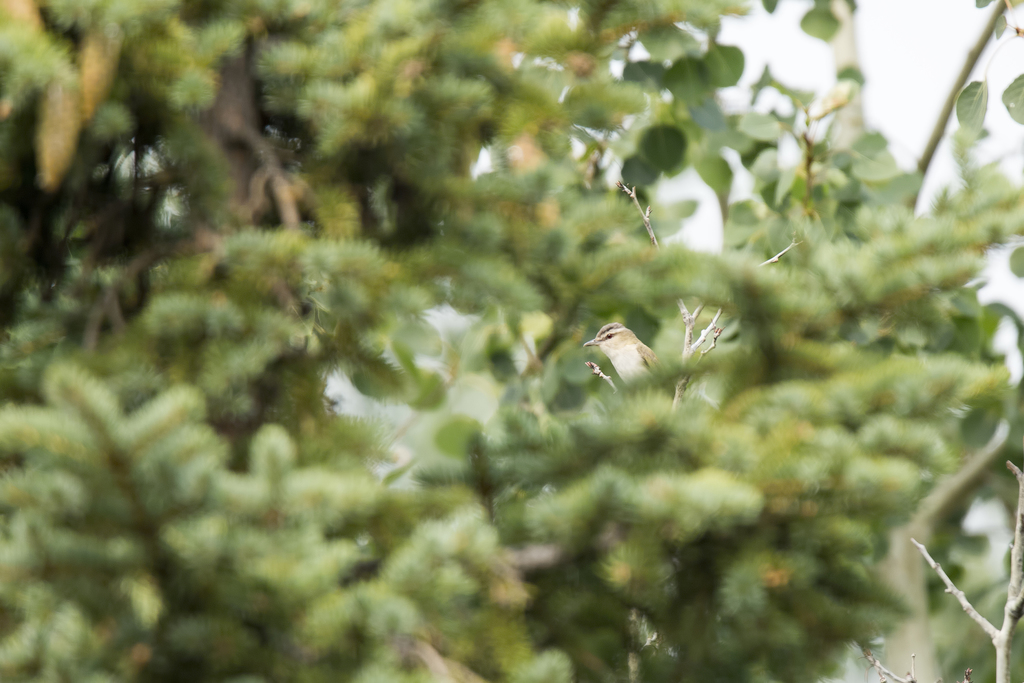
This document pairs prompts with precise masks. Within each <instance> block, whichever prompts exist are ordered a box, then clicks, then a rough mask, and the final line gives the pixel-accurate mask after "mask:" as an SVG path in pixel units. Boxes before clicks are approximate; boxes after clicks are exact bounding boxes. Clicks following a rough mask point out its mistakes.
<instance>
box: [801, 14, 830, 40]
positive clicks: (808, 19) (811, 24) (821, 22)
mask: <svg viewBox="0 0 1024 683" xmlns="http://www.w3.org/2000/svg"><path fill="white" fill-rule="evenodd" d="M800 28H802V29H803V31H804V33H806V34H807V35H809V36H813V37H814V38H820V39H821V40H824V41H825V42H826V43H827V42H828V41H830V40H832V36H834V35H835V34H836V31H838V30H839V20H838V19H836V17H835V15H834V14H832V10H830V9H828V8H827V7H815V8H814V9H812V10H811V11H810V12H808V13H807V14H805V15H804V18H803V19H801V20H800Z"/></svg>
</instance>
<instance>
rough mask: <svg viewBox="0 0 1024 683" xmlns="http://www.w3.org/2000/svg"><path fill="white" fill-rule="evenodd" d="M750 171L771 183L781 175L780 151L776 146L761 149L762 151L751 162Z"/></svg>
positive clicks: (756, 176) (761, 179)
mask: <svg viewBox="0 0 1024 683" xmlns="http://www.w3.org/2000/svg"><path fill="white" fill-rule="evenodd" d="M750 172H751V173H753V174H754V177H755V178H757V179H758V180H760V181H762V182H764V183H770V182H772V181H773V180H775V179H776V178H778V177H779V153H778V150H776V149H775V148H774V147H769V148H768V149H764V150H761V153H760V154H758V155H757V158H756V159H754V163H752V164H750Z"/></svg>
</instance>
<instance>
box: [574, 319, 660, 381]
mask: <svg viewBox="0 0 1024 683" xmlns="http://www.w3.org/2000/svg"><path fill="white" fill-rule="evenodd" d="M584 346H596V347H597V348H599V349H601V350H602V351H604V355H606V356H608V360H610V361H611V362H612V365H613V366H615V372H617V373H619V377H621V378H622V379H624V380H626V381H627V382H628V381H630V380H633V379H636V378H637V377H641V376H643V375H646V374H647V373H648V372H649V369H650V368H651V367H653V366H654V365H657V363H658V357H657V356H655V355H654V351H651V349H650V348H648V346H647V345H646V344H644V343H643V342H642V341H640V340H639V339H637V337H636V335H635V334H633V331H632V330H630V329H629V328H628V327H626V326H625V325H623V324H621V323H608V324H607V325H605V326H604V327H602V328H601V330H600V331H599V332H598V333H597V336H596V337H594V338H593V339H591V340H590V341H588V342H587V343H585V344H584Z"/></svg>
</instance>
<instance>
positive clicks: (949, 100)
mask: <svg viewBox="0 0 1024 683" xmlns="http://www.w3.org/2000/svg"><path fill="white" fill-rule="evenodd" d="M1007 5H1008V6H1009V2H1007ZM1003 11H1004V10H1003V8H1002V7H1001V6H1000V5H999V4H998V3H997V4H996V7H995V10H994V11H993V12H992V14H991V15H990V16H989V19H988V21H987V22H986V23H985V27H984V28H982V29H981V33H980V34H979V35H978V39H977V40H976V41H975V42H974V47H972V48H971V51H970V52H968V53H967V59H966V60H964V65H963V66H962V67H961V68H960V73H959V74H958V75H957V77H956V80H955V81H954V82H953V87H952V88H951V89H950V91H949V94H948V95H946V102H945V104H943V105H942V111H941V112H939V117H938V119H936V121H935V125H934V126H933V127H932V134H931V137H929V138H928V144H927V145H925V148H924V153H923V154H922V155H921V160H920V161H918V162H917V170H918V171H919V172H920V173H921V175H926V174H927V173H928V167H929V166H931V163H932V158H933V157H934V156H935V150H936V149H938V147H939V143H940V142H942V138H943V136H944V135H945V134H946V123H947V122H948V121H949V115H950V114H952V113H953V108H954V107H955V106H956V98H957V96H958V95H959V94H960V91H961V90H962V89H963V87H964V85H965V84H966V83H967V79H968V78H970V77H971V72H972V71H974V67H975V65H976V64H977V63H978V59H980V58H981V53H982V52H984V51H985V46H986V45H988V41H989V40H991V38H992V32H993V31H995V30H996V22H997V21H998V20H999V17H1001V16H1002V15H1003ZM914 202H915V203H916V202H917V196H916V195H915V196H914Z"/></svg>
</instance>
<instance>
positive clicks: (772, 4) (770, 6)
mask: <svg viewBox="0 0 1024 683" xmlns="http://www.w3.org/2000/svg"><path fill="white" fill-rule="evenodd" d="M761 4H762V5H764V8H765V9H766V10H768V13H769V14H771V13H772V12H774V11H775V8H776V7H777V6H778V4H779V0H761Z"/></svg>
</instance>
